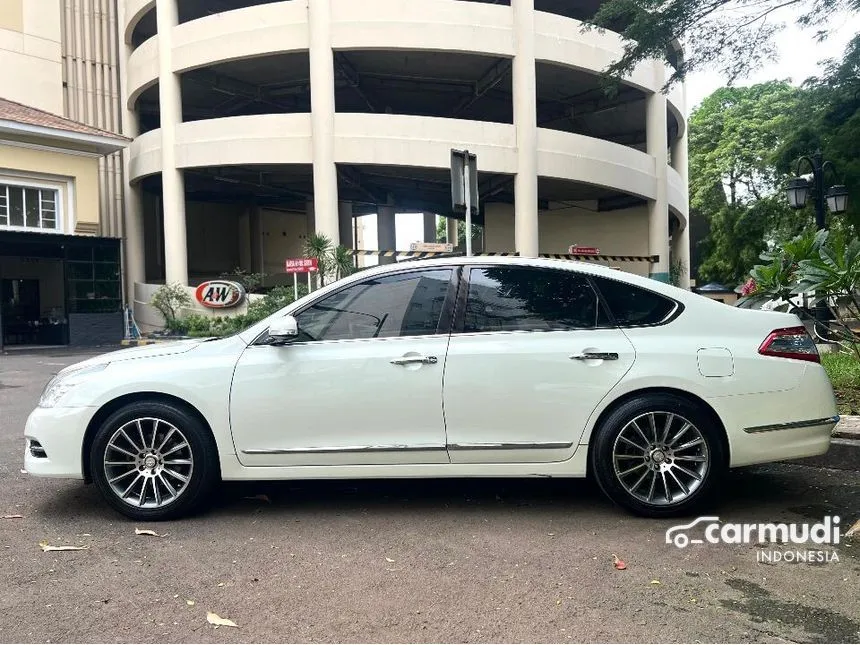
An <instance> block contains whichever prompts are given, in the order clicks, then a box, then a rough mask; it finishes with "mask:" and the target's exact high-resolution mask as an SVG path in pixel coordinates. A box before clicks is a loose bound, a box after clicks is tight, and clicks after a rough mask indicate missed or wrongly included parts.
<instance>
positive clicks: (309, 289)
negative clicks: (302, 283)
mask: <svg viewBox="0 0 860 645" xmlns="http://www.w3.org/2000/svg"><path fill="white" fill-rule="evenodd" d="M311 291H313V289H311V272H310V271H308V293H310V292H311Z"/></svg>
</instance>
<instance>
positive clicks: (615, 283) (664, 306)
mask: <svg viewBox="0 0 860 645" xmlns="http://www.w3.org/2000/svg"><path fill="white" fill-rule="evenodd" d="M591 279H592V280H594V283H595V284H596V285H597V288H598V289H599V290H600V294H601V295H602V296H603V300H604V302H605V303H606V306H607V307H608V308H609V311H611V312H612V314H613V315H614V316H615V321H616V322H617V323H618V326H620V327H640V326H645V325H658V324H660V323H662V322H664V321H665V320H666V319H667V318H668V317H669V316H670V315H671V314H672V313H673V312H674V311H675V308H676V307H677V306H678V304H677V303H676V302H675V301H674V300H670V299H669V298H666V297H664V296H661V295H659V294H656V293H654V292H653V291H648V290H647V289H641V288H640V287H636V286H633V285H632V284H627V283H626V282H621V281H620V280H611V279H609V278H601V277H598V276H592V278H591Z"/></svg>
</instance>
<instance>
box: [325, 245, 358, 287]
mask: <svg viewBox="0 0 860 645" xmlns="http://www.w3.org/2000/svg"><path fill="white" fill-rule="evenodd" d="M330 259H331V265H332V269H334V273H335V276H336V277H337V279H338V280H340V279H341V278H345V277H346V276H348V275H352V274H353V273H355V271H356V266H355V259H354V258H353V255H352V253H351V252H350V250H349V249H348V248H346V247H345V246H343V245H338V246H336V247H335V248H334V249H333V250H332V252H331V258H330Z"/></svg>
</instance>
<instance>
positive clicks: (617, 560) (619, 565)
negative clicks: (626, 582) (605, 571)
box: [612, 553, 627, 571]
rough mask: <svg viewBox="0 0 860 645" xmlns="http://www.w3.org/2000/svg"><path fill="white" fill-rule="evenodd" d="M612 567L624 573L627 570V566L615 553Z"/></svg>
mask: <svg viewBox="0 0 860 645" xmlns="http://www.w3.org/2000/svg"><path fill="white" fill-rule="evenodd" d="M612 566H613V567H615V568H616V569H618V570H619V571H623V570H624V569H626V568H627V565H626V564H624V560H622V559H621V558H619V557H618V556H617V555H615V554H614V553H613V554H612Z"/></svg>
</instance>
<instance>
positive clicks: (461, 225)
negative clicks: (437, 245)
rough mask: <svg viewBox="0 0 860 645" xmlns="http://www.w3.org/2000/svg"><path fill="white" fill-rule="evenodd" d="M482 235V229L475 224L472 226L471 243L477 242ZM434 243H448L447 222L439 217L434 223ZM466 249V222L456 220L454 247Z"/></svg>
mask: <svg viewBox="0 0 860 645" xmlns="http://www.w3.org/2000/svg"><path fill="white" fill-rule="evenodd" d="M483 235H484V228H483V227H482V226H479V225H477V224H474V223H473V224H472V243H473V244H474V243H475V242H479V241H480V240H481V238H482V236H483ZM436 241H437V242H447V241H448V220H447V218H445V217H440V218H439V221H438V222H436ZM459 246H461V247H463V248H465V247H466V222H461V221H460V220H457V243H456V244H455V245H454V247H455V248H456V247H459Z"/></svg>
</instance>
